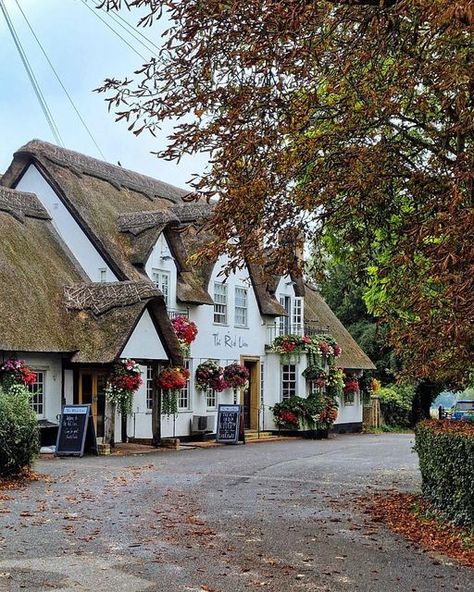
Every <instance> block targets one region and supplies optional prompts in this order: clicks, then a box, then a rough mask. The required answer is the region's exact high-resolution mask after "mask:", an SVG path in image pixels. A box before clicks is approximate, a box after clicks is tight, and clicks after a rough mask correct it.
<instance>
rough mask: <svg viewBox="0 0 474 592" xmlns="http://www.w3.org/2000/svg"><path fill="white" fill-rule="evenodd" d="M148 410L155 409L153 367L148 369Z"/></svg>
mask: <svg viewBox="0 0 474 592" xmlns="http://www.w3.org/2000/svg"><path fill="white" fill-rule="evenodd" d="M146 408H147V409H152V408H153V370H152V368H151V366H147V367H146Z"/></svg>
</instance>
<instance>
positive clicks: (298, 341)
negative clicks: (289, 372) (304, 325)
mask: <svg viewBox="0 0 474 592" xmlns="http://www.w3.org/2000/svg"><path fill="white" fill-rule="evenodd" d="M271 349H272V351H274V352H276V353H277V354H280V355H281V356H282V363H284V364H285V363H289V361H290V360H291V358H292V357H296V358H299V356H300V355H301V354H302V353H303V352H306V353H307V354H308V365H309V366H319V365H321V364H323V363H327V364H329V365H332V364H333V362H334V360H335V359H336V358H338V357H339V356H340V355H341V353H342V350H341V347H340V345H339V344H338V343H336V341H335V339H334V338H333V337H331V336H330V335H311V336H310V335H302V336H300V335H280V336H279V337H275V339H274V340H273V343H272V347H271Z"/></svg>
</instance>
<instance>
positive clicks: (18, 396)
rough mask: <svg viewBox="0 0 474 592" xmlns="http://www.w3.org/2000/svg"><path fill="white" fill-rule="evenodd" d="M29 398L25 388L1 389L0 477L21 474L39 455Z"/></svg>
mask: <svg viewBox="0 0 474 592" xmlns="http://www.w3.org/2000/svg"><path fill="white" fill-rule="evenodd" d="M30 396H31V395H30V393H29V392H28V390H27V389H26V388H25V387H24V386H20V385H13V386H11V387H10V388H8V389H4V388H3V387H2V386H1V385H0V477H9V476H11V475H18V474H20V473H21V472H22V471H23V470H24V469H27V468H28V467H29V466H30V465H31V463H32V462H33V460H34V458H35V456H36V454H37V453H38V449H39V440H38V422H37V421H36V416H35V414H34V413H33V411H32V409H31V407H30Z"/></svg>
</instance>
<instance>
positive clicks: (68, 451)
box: [55, 405, 98, 456]
mask: <svg viewBox="0 0 474 592" xmlns="http://www.w3.org/2000/svg"><path fill="white" fill-rule="evenodd" d="M84 451H87V452H92V453H93V454H97V453H98V450H97V438H96V435H95V428H94V420H93V418H92V413H91V406H90V405H65V406H64V407H63V409H62V412H61V420H60V422H59V430H58V439H57V441H56V453H55V454H56V456H84Z"/></svg>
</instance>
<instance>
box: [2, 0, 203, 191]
mask: <svg viewBox="0 0 474 592" xmlns="http://www.w3.org/2000/svg"><path fill="white" fill-rule="evenodd" d="M18 2H19V4H20V5H21V7H22V8H23V11H24V12H25V14H26V15H27V17H28V19H29V21H30V23H31V25H32V26H33V29H34V30H35V33H36V35H37V37H38V38H39V40H40V41H41V43H42V44H43V46H44V48H45V50H46V52H47V54H48V56H49V59H50V60H51V62H52V63H53V65H54V66H55V68H56V70H57V71H58V73H59V75H60V77H61V79H62V82H63V84H64V86H65V87H66V88H67V90H68V91H69V93H70V95H71V96H72V98H73V99H74V101H75V103H76V106H77V107H78V109H79V111H80V112H81V114H82V116H83V118H84V119H85V121H86V123H87V125H88V126H89V128H90V129H91V131H92V133H93V135H94V136H95V139H96V141H97V143H98V144H99V146H100V148H101V149H102V151H103V152H104V154H105V156H106V158H107V160H108V161H109V162H112V163H115V164H116V163H117V161H120V162H121V164H122V166H124V167H127V168H131V169H134V170H137V171H140V172H142V173H146V174H148V175H151V176H154V177H157V178H159V179H161V180H163V181H167V182H168V183H173V184H175V185H178V186H185V184H186V182H187V181H188V180H189V179H190V176H191V173H193V172H201V171H202V169H203V168H204V166H205V158H204V157H203V156H199V157H189V158H186V159H184V160H183V161H181V162H180V163H179V165H177V164H174V163H170V162H167V161H158V160H157V158H156V157H155V156H153V155H151V154H150V151H152V150H157V148H160V147H163V146H164V145H165V144H166V133H165V132H162V135H161V136H160V137H158V138H157V139H154V138H152V137H151V136H149V135H147V134H142V135H141V136H139V137H138V138H135V136H133V134H131V133H130V132H128V131H127V126H126V125H125V124H123V123H115V121H114V116H113V114H110V113H108V112H107V106H106V103H105V101H104V95H99V94H97V93H94V92H92V91H93V89H94V88H97V87H98V86H99V85H101V83H102V81H103V80H104V78H106V77H117V78H121V77H124V76H129V77H130V76H131V75H132V73H133V71H134V70H135V69H136V68H137V67H138V66H139V65H140V64H141V63H142V60H141V58H140V57H139V56H137V55H136V54H135V53H134V52H133V51H132V50H131V49H130V48H129V47H127V45H125V43H123V42H122V41H121V40H120V39H119V38H118V37H117V36H116V35H115V34H114V33H113V32H112V31H110V30H109V29H108V28H107V27H106V25H104V24H103V23H102V22H100V21H99V19H98V18H97V17H96V16H95V15H94V14H92V13H91V11H89V10H88V9H87V7H86V6H84V4H83V3H82V2H81V0H18ZM4 3H5V5H6V7H7V9H8V11H9V13H10V16H11V18H12V20H13V22H14V25H15V28H16V30H17V33H18V35H19V37H20V39H21V41H22V43H23V46H24V48H25V50H26V52H27V55H28V59H29V60H30V62H31V65H32V67H33V69H34V72H35V74H36V77H37V78H38V80H39V83H40V86H41V88H42V90H43V92H44V95H45V96H46V99H47V101H48V103H49V107H50V109H51V111H52V112H53V114H54V117H55V120H56V123H57V125H58V128H59V131H60V133H61V136H62V138H63V140H64V143H65V145H66V147H67V148H70V149H72V150H78V151H79V152H83V153H85V154H89V155H91V156H95V157H97V158H100V155H99V154H98V152H97V149H96V147H95V146H94V144H93V142H92V141H91V139H90V137H89V136H88V135H87V132H86V131H85V129H84V128H83V127H82V125H81V123H80V121H79V120H78V118H77V116H76V114H75V113H74V110H73V109H72V107H71V105H70V104H69V102H68V100H67V98H66V96H65V94H64V92H63V90H62V89H61V87H60V86H59V84H58V82H57V81H56V79H55V78H54V75H53V73H52V72H51V70H50V68H49V66H48V64H47V62H46V60H45V59H44V57H43V55H42V54H41V51H40V50H39V48H38V45H37V44H36V41H35V40H34V38H33V36H32V35H31V33H30V31H29V29H28V27H27V25H26V22H25V21H24V19H23V17H22V15H21V13H20V12H19V10H18V7H17V4H16V2H15V0H4ZM92 3H93V2H91V0H89V4H91V5H92ZM101 15H102V17H103V18H104V19H106V20H107V22H109V23H110V25H111V26H113V27H114V28H115V29H118V30H119V31H120V33H121V34H123V35H124V37H126V39H127V40H128V41H129V42H130V43H131V44H132V45H133V46H134V47H135V48H136V49H137V50H138V51H139V52H140V53H143V55H145V56H147V57H148V55H149V54H147V53H146V50H144V48H143V47H141V46H140V45H139V44H138V43H137V42H136V41H134V40H133V39H132V38H130V37H128V36H126V34H125V32H124V31H123V30H122V29H119V27H117V25H115V24H114V23H113V22H112V21H109V17H108V16H107V15H106V14H103V13H101ZM121 15H122V17H123V18H126V19H127V20H128V21H129V22H130V23H133V24H136V22H137V20H138V13H137V12H136V11H132V12H128V11H126V10H125V11H124V10H123V11H122V13H121ZM164 28H165V23H163V24H161V23H160V24H158V25H154V26H153V27H151V28H147V29H145V30H143V32H144V33H145V34H146V35H147V37H149V38H150V39H152V40H153V41H154V42H155V43H156V44H157V45H159V41H160V33H161V31H162V30H163V29H164ZM0 47H1V52H2V53H1V59H0V137H1V143H0V173H1V172H3V171H4V170H5V169H6V168H7V167H8V165H9V163H10V161H11V158H12V155H13V153H14V152H15V150H17V149H18V148H19V147H20V146H22V145H23V144H25V143H26V142H27V141H28V140H31V139H33V138H40V139H42V140H47V141H49V142H53V143H54V142H55V140H54V137H53V136H52V133H51V131H50V129H49V127H48V124H47V123H46V120H45V118H44V116H43V113H42V111H41V108H40V106H39V104H38V102H37V100H36V97H35V95H34V91H33V88H32V87H31V84H30V82H29V80H28V78H27V75H26V72H25V70H24V67H23V65H22V63H21V61H20V57H19V55H18V53H17V50H16V48H15V45H14V43H13V40H12V38H11V36H10V33H9V31H8V28H7V25H6V22H5V20H4V18H3V15H2V14H1V13H0ZM169 129H170V128H168V130H169Z"/></svg>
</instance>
